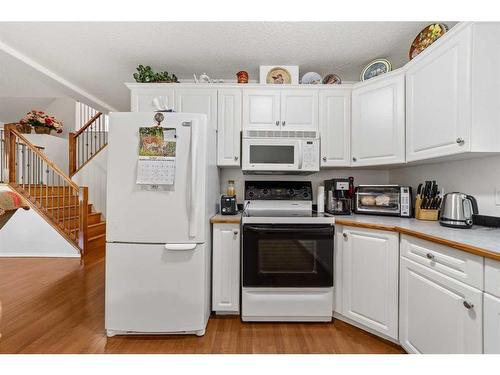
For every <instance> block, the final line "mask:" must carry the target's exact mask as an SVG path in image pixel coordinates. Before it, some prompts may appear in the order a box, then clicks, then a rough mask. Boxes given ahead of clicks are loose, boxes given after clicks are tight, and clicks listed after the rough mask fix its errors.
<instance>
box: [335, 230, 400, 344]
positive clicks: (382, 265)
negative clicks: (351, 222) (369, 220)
mask: <svg viewBox="0 0 500 375" xmlns="http://www.w3.org/2000/svg"><path fill="white" fill-rule="evenodd" d="M341 230H342V238H339V240H338V241H337V245H338V246H337V249H336V251H340V252H341V254H339V256H336V260H337V261H339V260H340V259H341V263H342V264H341V266H342V267H341V270H340V278H341V280H340V284H341V285H340V286H339V285H336V289H337V290H338V288H339V287H340V288H341V291H340V293H341V297H340V296H338V298H336V310H337V311H340V312H341V314H342V315H343V316H345V317H346V318H348V319H350V320H352V321H354V322H357V323H360V324H362V325H364V326H366V327H368V328H370V329H371V330H373V331H376V332H380V333H382V334H383V335H384V336H387V337H390V338H393V339H397V338H398V259H399V235H398V234H397V233H394V232H388V231H379V230H371V229H355V228H344V229H341ZM336 272H337V268H336ZM336 280H338V278H336ZM338 304H340V305H341V306H338Z"/></svg>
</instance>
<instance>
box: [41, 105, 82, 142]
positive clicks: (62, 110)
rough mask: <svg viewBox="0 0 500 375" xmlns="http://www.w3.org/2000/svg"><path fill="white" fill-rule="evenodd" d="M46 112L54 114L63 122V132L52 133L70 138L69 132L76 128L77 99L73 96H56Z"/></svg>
mask: <svg viewBox="0 0 500 375" xmlns="http://www.w3.org/2000/svg"><path fill="white" fill-rule="evenodd" d="M44 111H45V113H47V114H49V115H51V116H54V117H55V118H56V119H58V120H59V121H62V122H63V132H62V133H60V134H56V133H55V132H52V134H54V135H56V136H57V137H62V138H68V133H69V132H72V131H75V129H76V123H75V122H76V101H75V100H74V99H71V98H56V99H55V100H53V101H52V102H51V103H50V104H49V105H48V106H47V107H45V110H44Z"/></svg>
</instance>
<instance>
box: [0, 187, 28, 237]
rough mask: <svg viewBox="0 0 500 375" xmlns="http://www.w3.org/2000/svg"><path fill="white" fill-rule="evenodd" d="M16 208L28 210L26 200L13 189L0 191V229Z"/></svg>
mask: <svg viewBox="0 0 500 375" xmlns="http://www.w3.org/2000/svg"><path fill="white" fill-rule="evenodd" d="M18 208H22V209H24V210H29V209H30V207H29V206H28V204H27V203H26V201H25V200H24V199H23V198H22V197H21V196H20V195H19V194H17V193H14V192H13V191H0V229H1V228H2V227H3V226H4V225H5V224H6V223H7V221H8V220H9V219H10V218H11V217H12V215H14V213H15V212H16V210H17V209H18Z"/></svg>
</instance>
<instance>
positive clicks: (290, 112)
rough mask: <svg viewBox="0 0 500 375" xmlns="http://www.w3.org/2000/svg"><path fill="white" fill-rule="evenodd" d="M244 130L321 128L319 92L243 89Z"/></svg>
mask: <svg viewBox="0 0 500 375" xmlns="http://www.w3.org/2000/svg"><path fill="white" fill-rule="evenodd" d="M243 130H313V131H314V130H318V92H317V91H316V90H311V89H304V90H301V89H296V90H292V89H289V90H286V89H282V90H268V89H248V90H243Z"/></svg>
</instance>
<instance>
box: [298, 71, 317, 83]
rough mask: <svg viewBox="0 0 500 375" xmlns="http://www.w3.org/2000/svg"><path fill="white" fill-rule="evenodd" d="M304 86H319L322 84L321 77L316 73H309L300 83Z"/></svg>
mask: <svg viewBox="0 0 500 375" xmlns="http://www.w3.org/2000/svg"><path fill="white" fill-rule="evenodd" d="M300 82H301V83H302V84H303V85H317V84H318V83H321V76H320V75H319V74H318V73H316V72H308V73H306V74H304V75H303V76H302V80H301V81H300Z"/></svg>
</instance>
